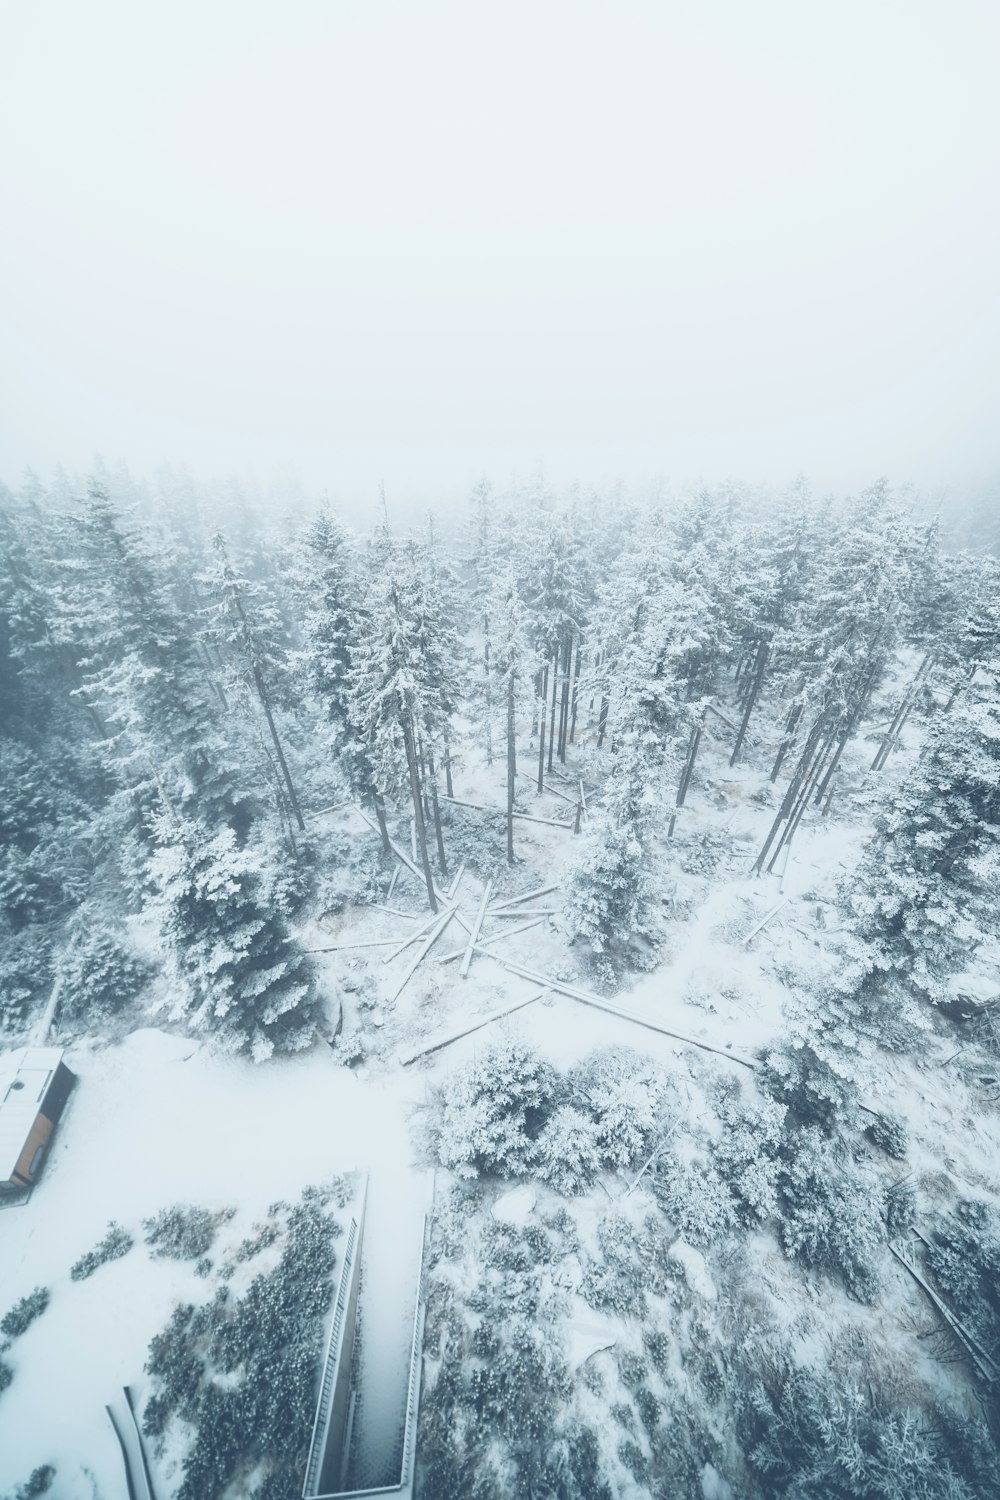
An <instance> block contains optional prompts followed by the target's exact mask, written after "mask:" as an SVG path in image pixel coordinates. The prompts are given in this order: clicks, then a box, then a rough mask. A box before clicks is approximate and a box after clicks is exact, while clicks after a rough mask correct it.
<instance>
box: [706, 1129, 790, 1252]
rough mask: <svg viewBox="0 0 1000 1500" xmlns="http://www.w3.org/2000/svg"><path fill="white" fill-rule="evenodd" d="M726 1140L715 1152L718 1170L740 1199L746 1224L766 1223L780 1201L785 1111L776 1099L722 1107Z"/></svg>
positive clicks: (739, 1209)
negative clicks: (779, 1188)
mask: <svg viewBox="0 0 1000 1500" xmlns="http://www.w3.org/2000/svg"><path fill="white" fill-rule="evenodd" d="M720 1114H721V1116H722V1122H723V1131H722V1138H721V1140H720V1141H719V1142H718V1143H717V1144H716V1146H715V1147H714V1150H713V1156H712V1160H713V1163H714V1165H715V1168H716V1171H717V1172H718V1173H719V1176H720V1177H721V1178H722V1180H723V1182H725V1183H726V1185H727V1186H728V1188H729V1190H730V1192H731V1193H732V1195H733V1197H734V1198H735V1200H736V1203H737V1206H738V1211H739V1214H740V1217H741V1219H742V1220H743V1221H744V1223H747V1224H754V1223H758V1224H759V1223H763V1222H764V1220H765V1219H769V1218H771V1216H772V1215H773V1213H774V1211H775V1208H776V1207H777V1202H778V1191H777V1184H778V1168H779V1162H778V1152H779V1150H780V1148H781V1141H782V1126H783V1124H784V1120H785V1108H784V1106H783V1105H781V1104H777V1103H775V1101H774V1100H772V1099H765V1100H763V1101H762V1103H761V1104H759V1105H755V1106H750V1107H743V1106H741V1105H740V1104H738V1103H737V1102H735V1101H733V1102H731V1103H726V1104H723V1105H721V1106H720Z"/></svg>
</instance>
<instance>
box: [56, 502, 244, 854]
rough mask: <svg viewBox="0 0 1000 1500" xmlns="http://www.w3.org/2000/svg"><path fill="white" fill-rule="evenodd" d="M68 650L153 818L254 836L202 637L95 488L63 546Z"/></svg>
mask: <svg viewBox="0 0 1000 1500" xmlns="http://www.w3.org/2000/svg"><path fill="white" fill-rule="evenodd" d="M62 548H63V562H62V570H61V571H62V579H61V583H60V587H59V588H58V590H57V591H56V592H55V595H54V600H53V604H54V611H55V614H56V626H57V630H58V632H59V636H60V639H62V640H65V641H66V642H67V644H68V645H69V647H70V648H71V650H72V653H73V657H74V661H75V663H76V665H77V667H78V669H79V672H80V675H81V680H82V687H83V690H84V692H85V694H86V697H87V701H88V702H90V703H91V704H93V705H94V707H95V708H96V709H97V711H98V712H99V713H100V715H101V718H102V719H103V720H104V721H105V722H106V723H107V725H108V728H109V731H110V736H109V739H108V741H107V744H106V753H107V755H108V759H109V763H110V766H111V767H112V768H113V770H114V773H115V775H116V776H117V778H118V781H119V783H120V785H121V786H122V787H123V788H124V789H125V790H126V791H128V792H129V793H130V794H131V795H132V796H133V798H135V799H136V801H137V804H138V805H139V806H140V807H142V808H145V807H146V806H149V805H155V804H156V803H157V802H159V803H160V804H161V805H162V806H163V807H165V808H168V809H170V810H171V811H172V812H173V813H175V814H177V815H181V816H183V815H188V814H195V813H197V815H199V816H201V817H203V818H205V819H207V820H208V821H210V822H212V823H216V822H227V823H229V824H231V825H232V826H234V827H239V828H242V829H245V828H246V826H247V825H248V823H249V821H250V817H251V815H252V805H251V803H250V801H249V799H248V798H247V797H246V796H245V795H243V794H242V792H241V791H240V789H239V787H238V782H237V774H236V764H235V757H234V756H233V755H232V753H231V751H230V747H229V745H228V743H227V740H226V738H225V735H224V734H223V733H222V730H221V727H220V726H219V724H218V722H217V720H216V717H215V713H214V708H213V704H212V694H211V690H210V687H209V684H208V682H207V681H206V678H205V675H204V672H203V670H202V665H201V663H200V661H199V659H198V656H197V652H196V647H195V639H194V635H195V632H194V629H193V627H192V626H189V625H188V624H187V623H186V622H184V621H182V620H181V619H180V618H179V616H178V615H177V613H176V611H175V610H174V608H173V607H172V604H171V601H170V598H169V594H168V590H167V588H166V586H165V582H164V579H163V577H162V575H161V572H160V571H159V569H158V567H157V565H156V561H155V559H154V558H153V556H152V555H151V554H150V553H149V552H148V551H147V549H146V547H145V546H144V544H143V542H142V540H141V539H140V537H139V536H138V535H137V534H136V533H134V532H133V531H131V530H129V529H128V528H126V527H125V526H124V525H123V523H122V522H121V520H120V518H119V516H118V515H117V513H116V511H115V508H114V506H113V505H112V503H111V500H110V498H109V496H108V493H107V491H106V489H104V488H103V487H101V486H100V485H98V484H92V485H91V488H90V492H89V495H88V497H87V500H86V501H85V502H84V504H83V505H82V506H81V507H80V509H79V510H78V511H77V512H76V513H75V514H74V515H73V516H72V517H71V518H70V522H69V529H68V531H67V533H66V534H65V535H64V537H63V538H62Z"/></svg>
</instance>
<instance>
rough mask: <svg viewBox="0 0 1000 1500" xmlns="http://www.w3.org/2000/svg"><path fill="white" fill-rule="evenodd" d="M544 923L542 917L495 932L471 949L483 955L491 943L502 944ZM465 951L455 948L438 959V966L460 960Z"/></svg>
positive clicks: (481, 939)
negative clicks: (506, 939) (504, 930)
mask: <svg viewBox="0 0 1000 1500" xmlns="http://www.w3.org/2000/svg"><path fill="white" fill-rule="evenodd" d="M544 921H545V918H544V917H539V918H538V919H537V920H536V921H534V922H524V923H522V924H521V926H520V927H509V928H508V929H507V931H506V932H495V933H494V934H493V936H492V937H488V938H480V939H479V941H478V942H477V943H476V946H475V948H474V949H473V952H474V953H483V952H485V951H486V949H487V948H488V947H490V946H491V945H492V944H493V943H499V942H502V941H503V940H504V938H512V937H516V936H517V934H518V933H519V932H527V931H528V929H529V927H541V925H542V923H543V922H544ZM467 951H468V948H467V947H465V948H456V949H455V951H454V953H446V954H445V955H444V956H443V957H442V958H439V959H438V963H439V964H450V963H454V961H455V959H456V958H461V957H462V955H463V954H464V953H466V952H467Z"/></svg>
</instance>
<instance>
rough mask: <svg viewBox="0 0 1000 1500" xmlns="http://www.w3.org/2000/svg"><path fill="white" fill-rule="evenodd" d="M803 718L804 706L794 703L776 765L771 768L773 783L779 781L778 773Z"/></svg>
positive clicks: (776, 758) (775, 761)
mask: <svg viewBox="0 0 1000 1500" xmlns="http://www.w3.org/2000/svg"><path fill="white" fill-rule="evenodd" d="M801 717H802V704H801V703H794V704H793V705H792V707H791V709H790V711H789V714H788V718H787V720H786V721H785V733H784V735H783V737H782V740H781V744H780V745H779V746H778V753H777V755H776V756H775V760H774V765H773V766H772V767H771V781H772V782H775V781H777V779H778V772H779V771H780V770H781V763H782V761H783V760H784V758H785V756H786V755H787V754H788V752H789V750H790V749H791V748H792V744H793V741H794V739H795V730H796V728H797V726H798V722H799V720H800V719H801Z"/></svg>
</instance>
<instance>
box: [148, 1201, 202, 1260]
mask: <svg viewBox="0 0 1000 1500" xmlns="http://www.w3.org/2000/svg"><path fill="white" fill-rule="evenodd" d="M218 1223H219V1216H218V1215H217V1214H210V1213H209V1211H208V1209H207V1208H188V1207H185V1206H184V1205H183V1204H181V1203H175V1204H174V1206H173V1208H161V1209H160V1212H159V1213H158V1214H157V1215H156V1216H155V1217H154V1218H152V1219H143V1221H142V1228H143V1233H144V1237H145V1241H146V1244H147V1245H148V1246H149V1248H150V1250H151V1251H152V1253H153V1254H154V1255H159V1256H164V1257H166V1258H167V1259H169V1260H200V1259H201V1257H202V1256H203V1255H205V1254H207V1253H208V1251H209V1250H210V1249H211V1245H212V1241H213V1240H214V1238H215V1231H216V1227H217V1225H218Z"/></svg>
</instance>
